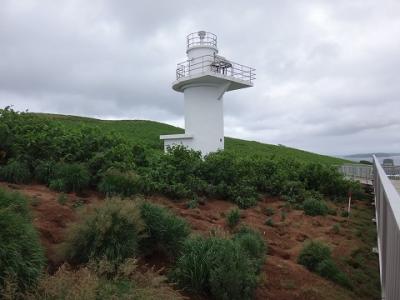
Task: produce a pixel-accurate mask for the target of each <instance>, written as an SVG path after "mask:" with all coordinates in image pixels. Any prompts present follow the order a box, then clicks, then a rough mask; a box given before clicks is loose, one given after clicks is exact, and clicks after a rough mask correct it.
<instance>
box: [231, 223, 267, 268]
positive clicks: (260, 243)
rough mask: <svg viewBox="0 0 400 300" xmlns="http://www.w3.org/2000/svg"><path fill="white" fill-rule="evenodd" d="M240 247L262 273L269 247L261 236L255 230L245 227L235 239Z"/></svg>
mask: <svg viewBox="0 0 400 300" xmlns="http://www.w3.org/2000/svg"><path fill="white" fill-rule="evenodd" d="M233 240H234V241H236V242H238V243H239V244H240V246H241V247H242V248H243V250H245V251H246V252H247V254H248V255H249V257H250V258H251V259H252V260H254V265H255V268H256V269H257V270H258V271H260V269H261V265H262V264H263V263H264V260H265V256H266V253H267V246H266V244H265V241H264V239H263V237H262V236H261V234H260V233H259V232H257V231H255V230H253V229H250V228H248V227H246V226H243V227H241V228H240V229H239V231H238V232H237V233H236V234H235V236H234V237H233Z"/></svg>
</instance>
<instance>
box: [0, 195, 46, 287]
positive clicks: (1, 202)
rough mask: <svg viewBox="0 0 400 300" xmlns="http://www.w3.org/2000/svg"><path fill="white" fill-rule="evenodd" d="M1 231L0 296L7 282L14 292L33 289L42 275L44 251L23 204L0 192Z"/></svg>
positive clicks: (16, 198) (17, 199)
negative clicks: (11, 285)
mask: <svg viewBox="0 0 400 300" xmlns="http://www.w3.org/2000/svg"><path fill="white" fill-rule="evenodd" d="M14 197H15V198H14ZM10 200H15V203H12V202H11V201H10ZM0 228H1V230H0V241H1V247H0V295H1V294H2V293H3V291H4V289H5V286H6V285H7V284H8V283H10V282H11V283H12V284H15V285H16V288H17V290H19V291H24V290H26V289H28V288H30V287H32V286H33V285H34V284H35V283H36V281H37V279H38V277H39V275H40V274H41V273H42V270H43V267H44V255H43V249H42V247H41V245H40V241H39V237H38V234H37V232H36V230H35V228H34V227H33V225H32V223H31V221H30V218H29V215H28V214H27V211H26V200H25V201H23V198H22V196H20V195H18V194H16V193H7V192H4V191H3V190H1V189H0Z"/></svg>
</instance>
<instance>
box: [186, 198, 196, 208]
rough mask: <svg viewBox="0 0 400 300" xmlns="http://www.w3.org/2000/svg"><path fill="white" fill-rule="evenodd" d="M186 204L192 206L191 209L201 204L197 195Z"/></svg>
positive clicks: (188, 206)
mask: <svg viewBox="0 0 400 300" xmlns="http://www.w3.org/2000/svg"><path fill="white" fill-rule="evenodd" d="M186 206H187V208H190V209H194V208H197V207H198V206H199V200H198V199H197V197H194V198H193V199H190V200H189V201H188V202H187V203H186Z"/></svg>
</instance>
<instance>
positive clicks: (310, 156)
mask: <svg viewBox="0 0 400 300" xmlns="http://www.w3.org/2000/svg"><path fill="white" fill-rule="evenodd" d="M35 115H36V116H38V117H40V118H48V119H52V120H54V121H57V122H60V123H62V124H64V125H65V126H67V127H71V128H74V127H78V126H81V125H86V126H89V127H96V126H97V127H100V128H101V129H102V130H103V131H105V132H118V133H119V134H120V135H121V136H122V137H123V138H125V139H127V140H128V141H130V142H131V143H132V144H134V143H140V144H143V145H147V146H149V147H150V148H155V149H158V150H159V151H162V149H163V144H162V141H161V140H160V135H162V134H176V133H183V132H184V130H183V129H181V128H178V127H174V126H171V125H168V124H163V123H159V122H154V121H145V120H117V121H112V120H99V119H94V118H86V117H78V116H69V115H59V114H44V113H35ZM225 150H226V151H232V152H236V153H240V154H241V155H243V156H248V155H259V156H273V157H277V158H296V159H298V160H301V161H306V162H319V163H324V164H329V165H334V164H342V163H345V162H348V161H346V160H343V159H340V158H336V157H330V156H325V155H319V154H316V153H312V152H307V151H303V150H299V149H295V148H290V147H286V146H283V145H279V146H277V145H271V144H263V143H259V142H256V141H246V140H240V139H235V138H230V137H225Z"/></svg>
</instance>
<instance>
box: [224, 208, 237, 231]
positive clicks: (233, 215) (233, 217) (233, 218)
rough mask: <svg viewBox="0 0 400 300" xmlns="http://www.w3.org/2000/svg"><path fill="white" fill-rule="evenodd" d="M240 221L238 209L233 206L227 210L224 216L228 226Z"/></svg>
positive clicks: (233, 225) (231, 226)
mask: <svg viewBox="0 0 400 300" xmlns="http://www.w3.org/2000/svg"><path fill="white" fill-rule="evenodd" d="M239 221H240V211H239V210H238V209H237V208H233V209H231V210H230V211H229V212H228V215H227V216H226V222H227V223H228V226H229V227H230V228H233V227H235V226H236V225H237V224H239Z"/></svg>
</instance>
